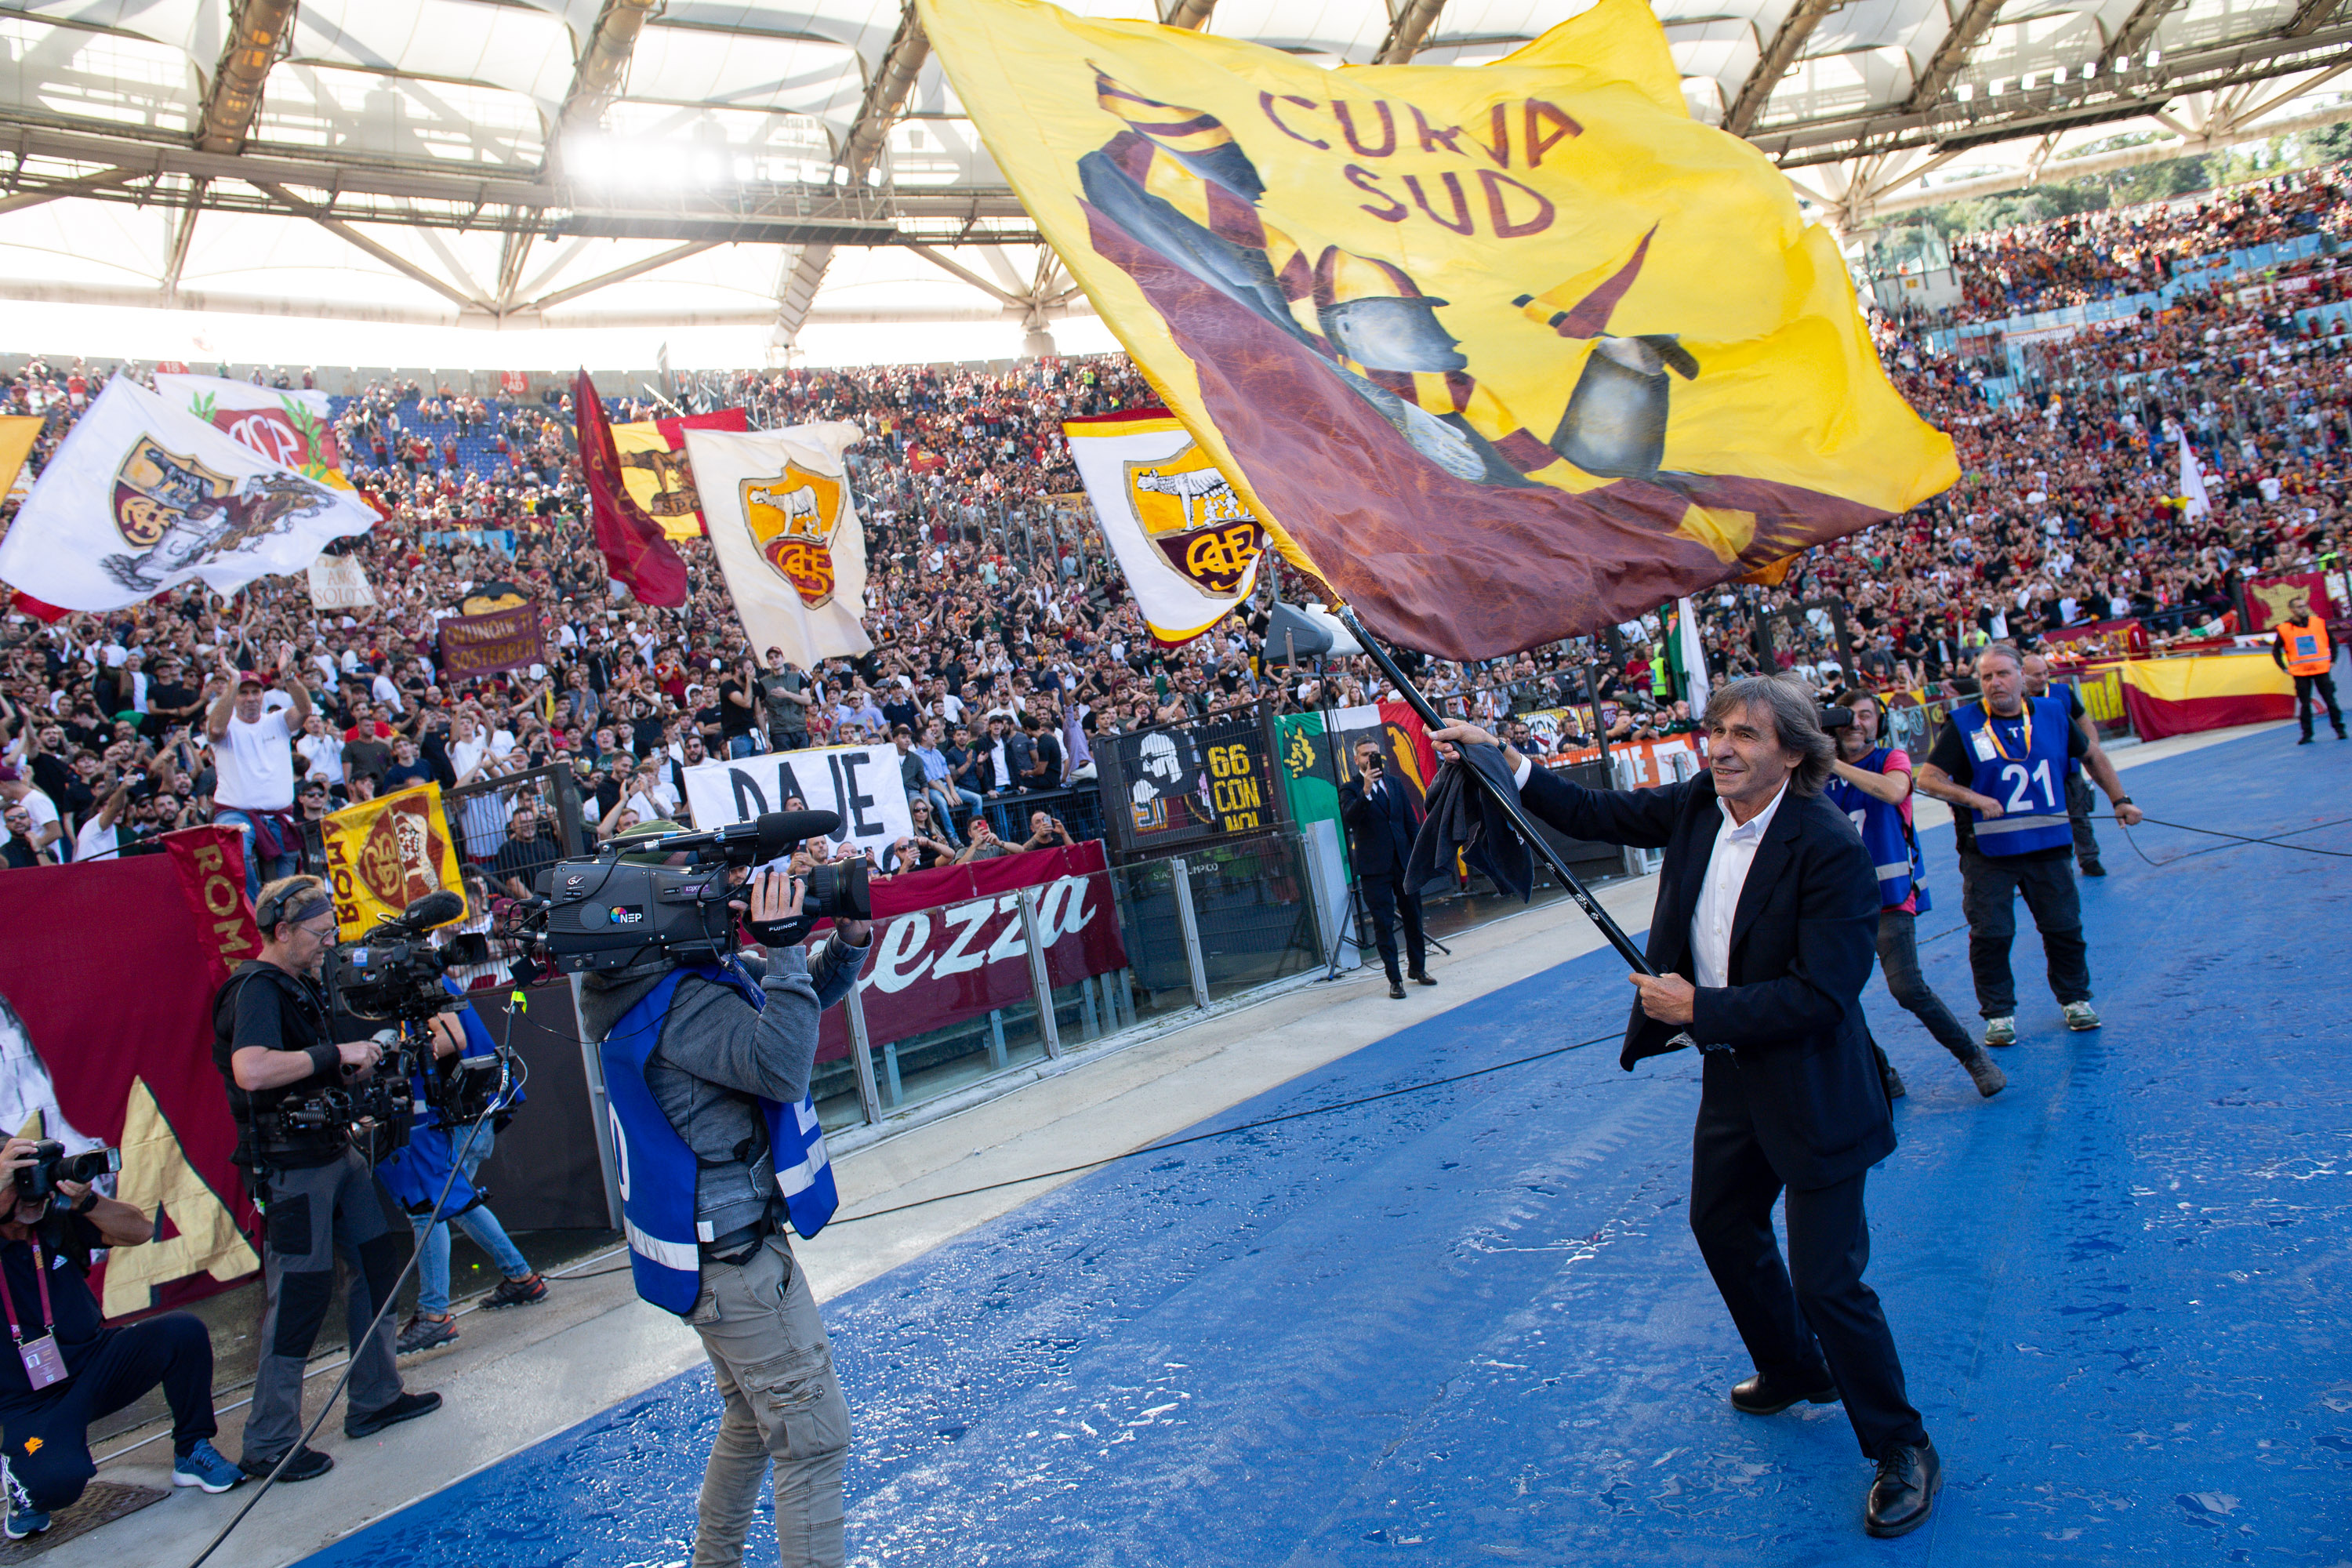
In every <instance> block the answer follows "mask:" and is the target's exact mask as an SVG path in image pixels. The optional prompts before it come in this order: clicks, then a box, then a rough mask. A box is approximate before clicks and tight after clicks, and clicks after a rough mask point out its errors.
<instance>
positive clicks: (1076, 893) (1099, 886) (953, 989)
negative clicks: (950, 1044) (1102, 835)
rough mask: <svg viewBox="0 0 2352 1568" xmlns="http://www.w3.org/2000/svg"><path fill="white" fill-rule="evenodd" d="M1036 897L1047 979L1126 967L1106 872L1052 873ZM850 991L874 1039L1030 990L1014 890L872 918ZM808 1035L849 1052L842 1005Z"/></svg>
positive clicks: (917, 1029) (944, 1021)
mask: <svg viewBox="0 0 2352 1568" xmlns="http://www.w3.org/2000/svg"><path fill="white" fill-rule="evenodd" d="M885 885H887V884H881V883H877V884H876V886H877V888H879V887H882V886H885ZM1036 899H1037V942H1038V945H1039V946H1040V947H1042V948H1044V949H1045V973H1046V977H1047V979H1048V980H1049V982H1050V983H1051V984H1054V985H1056V986H1062V985H1075V984H1077V983H1078V982H1079V981H1080V980H1083V979H1085V978H1086V977H1087V975H1090V974H1109V973H1113V972H1115V971H1118V970H1121V969H1124V968H1126V967H1127V943H1126V942H1125V941H1124V939H1122V938H1121V937H1120V935H1119V930H1118V904H1117V903H1116V902H1115V901H1114V900H1113V897H1112V894H1111V887H1110V876H1109V874H1108V872H1105V871H1102V870H1099V869H1097V870H1095V871H1092V872H1082V873H1076V874H1073V875H1070V876H1066V877H1058V878H1055V879H1054V880H1052V881H1050V882H1047V883H1045V884H1044V885H1043V886H1042V887H1041V888H1039V889H1038V890H1037V893H1036ZM878 915H879V911H878V910H877V917H878ZM857 990H858V1000H859V1002H860V1004H861V1005H863V1006H864V1007H865V1009H866V1037H867V1038H868V1039H870V1040H872V1041H873V1042H874V1043H875V1044H876V1045H877V1046H878V1045H887V1044H889V1043H890V1042H892V1041H896V1040H904V1039H908V1038H910V1037H913V1036H916V1035H919V1034H923V1033H926V1032H927V1031H929V1030H932V1029H938V1028H944V1027H945V1026H948V1025H950V1024H960V1023H961V1022H963V1021H964V1020H965V1019H966V1018H977V1017H979V1016H981V1015H982V1014H983V1013H986V1012H988V1011H989V1010H991V1009H992V1008H996V1007H1014V1006H1018V1005H1021V1004H1022V1003H1024V1002H1026V1001H1028V1000H1029V999H1030V998H1031V997H1032V996H1034V994H1036V993H1035V988H1034V985H1033V984H1031V981H1030V975H1029V942H1028V936H1027V933H1026V932H1025V931H1024V930H1023V929H1022V924H1021V891H1020V890H1019V889H1007V890H1006V891H1004V892H1001V893H997V894H994V895H992V896H990V897H985V898H980V899H974V900H969V901H967V902H963V903H958V904H950V905H948V906H947V907H945V908H942V909H931V910H916V911H914V912H912V913H908V914H902V915H898V916H896V917H895V918H892V919H889V920H883V919H879V918H877V920H876V921H875V924H874V956H873V957H872V959H870V960H869V961H868V962H867V963H866V973H865V974H864V975H863V976H862V977H861V978H860V979H859V980H858V983H857ZM816 1038H817V1047H816V1059H817V1060H819V1061H833V1060H835V1059H837V1058H842V1057H845V1056H847V1055H848V1054H849V1052H850V1037H849V1021H848V1019H847V1018H846V1017H845V1016H844V1015H843V1012H842V1009H840V1008H838V1007H828V1008H826V1009H825V1011H824V1016H822V1017H821V1018H820V1019H819V1020H818V1024H817V1037H816Z"/></svg>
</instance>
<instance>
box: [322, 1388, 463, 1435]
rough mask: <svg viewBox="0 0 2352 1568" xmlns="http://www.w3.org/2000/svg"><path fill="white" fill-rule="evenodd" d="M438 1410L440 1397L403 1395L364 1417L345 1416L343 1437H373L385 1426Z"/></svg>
mask: <svg viewBox="0 0 2352 1568" xmlns="http://www.w3.org/2000/svg"><path fill="white" fill-rule="evenodd" d="M440 1408H441V1396H440V1395H439V1394H402V1395H401V1396H400V1397H399V1398H397V1399H395V1400H394V1401H393V1402H392V1403H391V1404H389V1405H385V1406H384V1407H383V1409H381V1410H371V1411H369V1412H368V1413H367V1414H366V1415H352V1416H346V1417H345V1418H344V1421H343V1436H346V1437H370V1436H374V1435H375V1434H376V1433H378V1432H381V1431H383V1429H384V1428H385V1427H387V1426H399V1425H400V1424H401V1423H402V1422H404V1421H414V1420H415V1419H416V1418H417V1417H418V1416H420V1415H432V1414H433V1413H434V1412H435V1411H436V1410H438V1409H440Z"/></svg>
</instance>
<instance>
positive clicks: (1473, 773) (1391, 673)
mask: <svg viewBox="0 0 2352 1568" xmlns="http://www.w3.org/2000/svg"><path fill="white" fill-rule="evenodd" d="M1336 613H1337V615H1338V616H1339V623H1340V624H1341V625H1342V626H1346V627H1347V628H1348V630H1349V633H1350V634H1351V635H1352V636H1353V637H1355V639H1356V641H1357V642H1358V643H1359V644H1360V645H1361V647H1363V649H1364V651H1365V652H1366V653H1368V654H1370V656H1371V658H1372V662H1373V663H1374V664H1377V665H1379V666H1380V667H1381V674H1382V675H1385V676H1386V677H1388V679H1389V683H1390V684H1391V685H1392V686H1394V687H1395V688H1396V689H1398V690H1399V691H1401V692H1402V693H1403V694H1404V700H1406V701H1407V702H1410V703H1412V710H1413V711H1414V712H1416V713H1418V714H1420V715H1421V721H1422V722H1423V724H1426V725H1427V726H1429V728H1430V729H1431V730H1433V731H1435V730H1442V729H1444V728H1445V726H1446V724H1447V723H1448V722H1449V721H1448V720H1447V719H1446V717H1445V715H1444V714H1443V713H1440V712H1439V711H1438V710H1436V709H1435V708H1434V707H1433V706H1432V705H1431V704H1430V700H1429V699H1428V698H1426V697H1423V695H1422V694H1421V692H1420V690H1419V689H1416V688H1415V687H1414V685H1413V684H1412V681H1410V680H1408V679H1405V674H1404V671H1403V670H1402V669H1400V668H1397V662H1396V660H1395V658H1392V657H1391V655H1390V653H1389V650H1388V649H1387V648H1386V647H1382V646H1381V642H1380V639H1379V638H1377V637H1373V636H1372V634H1371V633H1370V632H1368V631H1366V630H1365V629H1364V623H1363V622H1361V621H1360V620H1358V619H1357V618H1356V612H1355V611H1354V610H1352V609H1350V608H1349V607H1348V606H1347V605H1340V606H1339V609H1338V611H1337V612H1336ZM1463 772H1464V773H1467V774H1469V776H1470V777H1472V778H1474V779H1475V780H1476V781H1477V782H1478V784H1479V786H1480V787H1481V788H1483V789H1485V790H1486V791H1487V792H1488V793H1489V794H1491V795H1493V796H1494V797H1495V800H1496V804H1497V805H1500V806H1501V807H1502V808H1503V813H1504V815H1505V816H1508V817H1509V818H1510V819H1511V824H1512V826H1515V827H1517V829H1518V830H1519V837H1522V838H1524V839H1526V840H1527V841H1528V845H1529V846H1530V847H1533V848H1534V850H1535V852H1536V853H1537V854H1538V855H1540V856H1541V857H1543V861H1544V864H1545V865H1547V866H1549V867H1550V868H1551V869H1552V874H1553V875H1554V876H1556V877H1558V878H1559V884H1560V886H1561V887H1563V888H1566V889H1568V896H1569V897H1570V898H1571V899H1573V900H1576V907H1577V908H1578V909H1580V910H1583V911H1584V918H1585V919H1587V920H1589V921H1591V922H1592V923H1593V925H1595V926H1596V927H1598V928H1599V929H1600V931H1601V935H1602V936H1603V937H1604V938H1606V939H1607V940H1608V942H1609V945H1610V946H1612V947H1613V948H1615V949H1616V950H1617V956H1619V957H1620V958H1622V959H1623V960H1624V961H1625V962H1626V963H1630V964H1632V965H1633V969H1634V972H1635V973H1640V974H1655V973H1657V971H1656V970H1654V969H1653V968H1651V967H1650V961H1649V960H1648V959H1647V958H1646V957H1644V956H1643V953H1642V950H1641V949H1640V948H1638V947H1635V946H1634V945H1633V938H1632V937H1630V936H1627V935H1626V934H1625V931H1624V928H1623V927H1622V926H1620V925H1619V924H1618V923H1617V922H1616V921H1614V920H1612V919H1611V918H1610V915H1609V911H1608V910H1604V909H1602V908H1601V903H1600V900H1597V899H1595V898H1594V897H1593V896H1592V894H1591V890H1590V889H1587V888H1586V887H1585V885H1584V883H1583V881H1582V880H1581V879H1580V878H1579V877H1578V876H1577V874H1576V873H1575V872H1573V871H1571V870H1570V869H1569V868H1568V860H1567V858H1566V857H1564V856H1562V855H1561V854H1560V852H1559V850H1557V849H1555V848H1553V847H1552V845H1551V841H1550V840H1549V839H1548V838H1546V837H1544V836H1543V834H1542V833H1541V832H1540V831H1539V830H1538V828H1537V826H1536V823H1535V819H1534V818H1533V817H1531V816H1528V808H1527V807H1526V806H1524V805H1520V804H1519V797H1518V792H1517V791H1516V790H1513V791H1504V790H1499V789H1496V788H1495V786H1494V785H1493V784H1492V783H1491V782H1489V781H1488V779H1487V777H1486V774H1485V773H1480V772H1479V771H1478V770H1477V769H1476V768H1473V767H1466V766H1465V768H1464V769H1463Z"/></svg>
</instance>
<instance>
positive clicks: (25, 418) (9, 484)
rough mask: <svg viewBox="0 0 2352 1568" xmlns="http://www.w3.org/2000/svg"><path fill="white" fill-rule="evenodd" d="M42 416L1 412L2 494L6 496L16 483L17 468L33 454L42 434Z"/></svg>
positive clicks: (0, 490)
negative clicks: (34, 445)
mask: <svg viewBox="0 0 2352 1568" xmlns="http://www.w3.org/2000/svg"><path fill="white" fill-rule="evenodd" d="M41 425H42V418H41V416H39V415H37V414H0V496H5V495H6V494H7V493H8V492H9V490H10V489H13V488H15V486H16V470H17V469H19V468H23V467H24V466H25V459H26V458H29V457H31V456H32V455H33V443H34V441H36V440H37V439H38V438H39V437H40V434H41Z"/></svg>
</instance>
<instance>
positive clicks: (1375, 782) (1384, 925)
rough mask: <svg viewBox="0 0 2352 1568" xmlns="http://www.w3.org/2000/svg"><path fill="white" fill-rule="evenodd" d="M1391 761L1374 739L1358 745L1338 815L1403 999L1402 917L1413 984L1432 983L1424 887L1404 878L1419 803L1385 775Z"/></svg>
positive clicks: (1394, 992) (1392, 981)
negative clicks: (1399, 934)
mask: <svg viewBox="0 0 2352 1568" xmlns="http://www.w3.org/2000/svg"><path fill="white" fill-rule="evenodd" d="M1387 771H1388V769H1387V761H1386V759H1385V758H1383V757H1382V756H1381V749H1380V747H1378V746H1376V745H1374V744H1373V743H1372V742H1370V741H1363V742H1358V744H1357V746H1356V776H1355V777H1354V778H1351V779H1349V781H1348V782H1347V783H1346V784H1341V785H1340V786H1339V816H1340V819H1341V820H1342V821H1344V822H1345V823H1347V825H1348V852H1349V855H1350V856H1352V857H1353V858H1354V859H1355V862H1356V886H1357V888H1358V889H1359V890H1360V891H1361V892H1362V893H1363V895H1364V912H1365V913H1366V914H1368V915H1370V916H1371V918H1372V940H1373V941H1374V942H1377V943H1379V945H1380V950H1381V965H1382V966H1383V967H1385V968H1386V969H1387V970H1388V972H1389V994H1390V995H1391V997H1393V998H1395V999H1396V1000H1397V1001H1400V1002H1402V1001H1403V1000H1404V982H1405V975H1403V974H1399V973H1397V944H1396V920H1397V916H1398V915H1399V914H1402V915H1403V917H1404V942H1405V951H1406V952H1408V953H1410V954H1411V955H1412V968H1411V969H1409V970H1407V971H1406V972H1405V973H1406V974H1410V975H1411V976H1412V980H1413V982H1414V984H1420V985H1434V984H1437V982H1436V981H1434V980H1432V979H1431V978H1430V977H1429V968H1428V957H1427V954H1426V953H1425V952H1423V943H1422V936H1421V889H1418V888H1415V887H1412V886H1411V885H1410V884H1409V883H1407V882H1406V880H1405V875H1404V863H1405V861H1406V860H1408V859H1410V858H1412V839H1413V835H1414V834H1416V833H1419V832H1420V831H1421V806H1420V805H1419V803H1417V802H1416V801H1415V800H1414V799H1413V798H1412V791H1411V790H1410V789H1407V788H1406V787H1405V786H1404V785H1403V784H1399V783H1397V782H1396V781H1394V780H1392V779H1390V778H1388V777H1386V776H1385V775H1386V773H1387Z"/></svg>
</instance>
